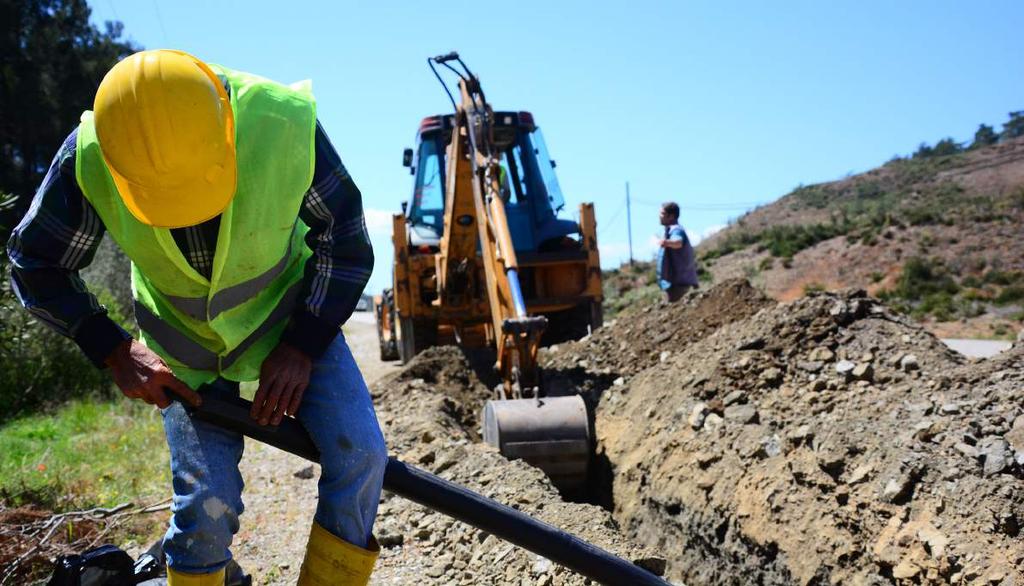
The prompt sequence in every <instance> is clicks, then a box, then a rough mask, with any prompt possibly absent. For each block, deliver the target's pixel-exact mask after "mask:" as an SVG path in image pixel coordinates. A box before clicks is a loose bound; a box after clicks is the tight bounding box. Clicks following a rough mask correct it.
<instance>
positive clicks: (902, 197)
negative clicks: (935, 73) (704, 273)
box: [702, 111, 1024, 266]
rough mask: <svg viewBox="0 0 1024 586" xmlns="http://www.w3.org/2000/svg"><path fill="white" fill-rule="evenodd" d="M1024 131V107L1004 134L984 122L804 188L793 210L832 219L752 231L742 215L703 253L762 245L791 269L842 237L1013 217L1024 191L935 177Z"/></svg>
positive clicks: (1023, 208)
mask: <svg viewBox="0 0 1024 586" xmlns="http://www.w3.org/2000/svg"><path fill="white" fill-rule="evenodd" d="M1021 136H1024V111H1020V112H1011V113H1010V115H1009V119H1008V120H1007V121H1006V122H1005V123H1004V124H1003V129H1002V131H1001V132H998V133H997V132H996V131H995V130H994V129H993V128H992V127H991V126H988V125H985V124H982V125H980V127H979V129H978V131H977V132H976V133H975V137H974V140H973V141H971V142H969V143H967V144H960V143H957V142H955V141H954V140H953V139H950V138H945V139H942V140H940V141H939V142H937V143H936V144H935V145H928V144H921V145H920V146H919V147H918V149H917V151H915V152H914V153H913V154H912V155H909V156H906V157H900V156H896V157H893V159H892V160H890V161H889V162H887V163H886V164H885V165H883V166H882V167H880V168H879V169H878V170H876V171H872V172H869V173H865V174H863V175H860V176H858V177H855V178H854V179H853V181H842V182H834V183H823V184H816V185H808V186H803V185H802V186H799V187H797V188H796V189H794V190H793V191H792V192H790V193H789V194H787V195H786V196H784V197H783V200H784V201H789V202H790V206H791V207H792V209H794V210H801V209H818V210H829V211H830V214H829V216H830V217H829V219H828V220H827V221H824V222H817V223H813V224H804V225H776V226H771V227H768V228H765V229H752V228H749V227H747V226H745V225H744V222H743V220H742V219H740V220H738V221H737V222H736V223H735V224H733V225H732V226H730V228H729V229H728V231H727V232H726V233H725V235H724V237H723V238H720V239H718V241H717V242H716V246H715V247H713V248H709V249H706V250H704V251H703V254H702V258H703V259H704V260H707V261H713V260H715V259H717V258H719V257H722V256H725V255H727V254H730V253H733V252H736V251H739V250H743V249H746V248H748V247H750V246H756V247H757V249H758V250H759V251H767V252H769V253H770V254H771V255H772V256H773V257H776V258H780V259H782V264H783V266H788V265H789V263H790V262H791V259H792V258H793V256H794V255H795V254H797V253H798V252H800V251H801V250H804V249H806V248H810V247H812V246H814V245H816V244H818V243H819V242H822V241H825V240H829V239H832V238H835V237H838V236H846V238H847V239H848V240H849V241H850V242H858V241H859V242H863V243H866V244H872V243H873V242H874V241H876V240H877V238H878V237H879V236H880V235H881V234H882V233H883V232H884V231H885V230H886V229H887V228H890V227H897V226H903V227H907V226H926V225H954V224H957V223H963V222H993V221H998V220H1005V219H1011V218H1013V217H1014V216H1015V215H1016V214H1019V213H1021V212H1024V190H1019V191H1018V192H1016V193H1013V194H1010V195H1008V196H1004V197H994V196H984V195H983V196H972V195H969V194H966V193H964V190H963V188H962V187H960V186H959V185H957V184H956V183H954V182H952V181H933V180H934V178H935V177H936V175H937V174H938V173H939V172H941V171H946V170H950V169H955V168H957V167H959V166H962V165H963V164H964V163H965V162H966V156H965V153H967V152H969V151H972V150H975V149H977V148H981V147H984V146H989V145H992V144H997V143H999V142H1001V141H1006V140H1010V139H1015V138H1018V137H1021Z"/></svg>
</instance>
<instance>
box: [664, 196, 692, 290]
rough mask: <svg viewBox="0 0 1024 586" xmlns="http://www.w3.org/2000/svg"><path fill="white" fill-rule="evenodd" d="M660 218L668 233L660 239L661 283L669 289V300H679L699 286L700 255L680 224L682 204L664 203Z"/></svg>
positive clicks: (665, 288)
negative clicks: (694, 249)
mask: <svg viewBox="0 0 1024 586" xmlns="http://www.w3.org/2000/svg"><path fill="white" fill-rule="evenodd" d="M659 219H660V220H661V225H662V226H664V227H665V236H664V237H663V238H662V239H661V240H660V241H659V242H658V245H659V248H658V261H657V262H658V266H657V271H658V285H659V286H660V287H661V288H662V290H663V291H665V299H666V300H667V301H668V302H669V303H675V302H676V301H679V300H680V299H681V298H682V297H683V294H685V293H686V292H687V291H689V290H690V288H692V287H696V286H697V257H696V255H695V254H694V252H693V246H691V245H690V239H689V238H687V237H686V231H685V230H683V227H682V226H680V225H679V204H677V203H675V202H674V201H670V202H668V203H664V204H662V205H661V214H660V216H659Z"/></svg>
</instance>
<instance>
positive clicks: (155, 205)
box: [108, 149, 238, 228]
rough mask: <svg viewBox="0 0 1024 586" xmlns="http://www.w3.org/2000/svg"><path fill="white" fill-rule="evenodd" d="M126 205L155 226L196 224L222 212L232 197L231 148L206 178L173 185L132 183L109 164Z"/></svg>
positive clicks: (234, 180)
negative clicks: (158, 185)
mask: <svg viewBox="0 0 1024 586" xmlns="http://www.w3.org/2000/svg"><path fill="white" fill-rule="evenodd" d="M108 169H110V175H111V177H113V179H114V185H116V186H117V191H118V193H119V194H120V195H121V200H122V201H123V202H124V205H125V207H127V208H128V211H130V212H131V213H132V215H133V216H135V218H136V219H137V220H138V221H140V222H142V223H143V224H146V225H148V226H154V227H156V228H184V227H186V226H195V225H197V224H202V223H203V222H205V221H207V220H209V219H211V218H213V217H214V216H217V215H218V214H220V213H222V212H223V211H224V209H225V208H227V207H228V204H230V203H231V200H232V199H233V198H234V196H235V190H236V187H237V181H238V178H237V176H236V172H237V169H238V166H237V164H236V160H235V152H234V150H233V149H232V150H229V151H227V152H226V153H225V159H224V162H223V164H220V165H215V166H213V167H211V168H210V169H209V171H208V172H207V174H206V176H205V177H198V178H194V179H192V180H191V181H188V182H186V183H183V184H179V185H174V186H166V187H164V186H160V187H154V186H142V185H138V184H133V183H131V182H130V181H128V179H126V178H125V177H124V176H122V175H121V174H119V173H118V172H117V170H116V169H114V168H113V167H112V166H109V165H108Z"/></svg>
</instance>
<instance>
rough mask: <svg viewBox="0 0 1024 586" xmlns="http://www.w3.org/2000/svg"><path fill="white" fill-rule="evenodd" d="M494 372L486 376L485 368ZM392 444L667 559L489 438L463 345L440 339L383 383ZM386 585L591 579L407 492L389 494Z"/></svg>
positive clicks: (646, 555)
mask: <svg viewBox="0 0 1024 586" xmlns="http://www.w3.org/2000/svg"><path fill="white" fill-rule="evenodd" d="M484 378H485V379H486V378H487V377H486V376H485V377H484ZM372 392H373V394H374V401H375V404H376V405H377V409H378V411H377V414H378V417H379V419H380V421H381V424H382V425H383V426H384V430H385V436H386V437H387V438H388V443H389V445H390V448H391V452H392V453H393V454H395V455H397V456H399V457H400V458H401V459H402V460H404V461H406V462H409V463H411V464H414V465H417V466H420V467H423V468H426V469H427V470H429V471H431V472H433V473H435V474H438V475H440V476H441V477H443V478H445V479H448V480H451V481H454V482H457V483H459V484H462V485H465V486H467V487H469V488H470V489H472V490H475V491H477V492H480V493H481V494H483V495H485V496H488V497H490V498H494V499H496V500H498V501H500V502H503V503H506V504H508V505H510V506H513V507H515V508H517V509H519V510H522V511H524V512H526V513H528V514H530V515H533V516H535V517H537V518H539V519H541V520H543V521H545V522H548V523H551V524H553V525H555V526H557V527H560V528H563V529H565V530H567V531H569V532H571V533H574V534H576V535H578V536H580V537H582V538H584V539H586V540H588V541H590V542H591V543H594V544H596V545H598V546H600V547H603V548H605V549H607V550H609V551H612V552H614V553H616V554H618V555H620V556H622V557H624V558H626V559H629V560H631V561H634V562H636V563H639V564H641V565H642V566H644V567H647V568H648V569H651V570H653V571H656V572H660V571H663V570H664V565H665V562H664V560H663V559H660V558H659V557H658V556H657V555H656V554H655V552H654V550H653V549H652V548H647V547H643V546H638V545H636V544H634V543H632V542H631V540H629V539H627V538H625V537H624V536H623V535H622V533H621V532H620V531H619V529H618V525H617V523H616V522H615V521H614V520H613V519H612V516H611V514H610V513H609V512H608V511H606V510H604V509H602V508H600V507H598V506H594V505H588V504H579V503H570V502H565V501H563V500H562V498H561V497H560V496H559V494H558V491H557V490H555V488H554V487H553V486H552V485H551V483H550V482H549V481H548V480H547V478H546V477H545V476H544V474H543V473H541V472H540V471H539V470H537V469H535V468H532V467H530V466H528V465H526V464H524V463H522V462H519V461H516V462H509V461H508V460H505V459H504V458H503V457H502V456H501V455H500V454H499V453H498V452H497V451H496V450H495V449H492V448H490V447H489V446H486V445H484V444H481V443H480V442H479V427H478V421H477V419H478V414H479V413H480V411H481V409H482V407H483V404H484V401H486V400H487V399H488V398H489V397H490V396H491V394H492V393H491V391H490V390H489V388H488V387H487V386H485V385H484V384H482V383H480V382H479V379H478V378H477V377H476V375H475V374H474V370H473V368H472V367H471V365H470V363H469V362H468V361H467V360H466V358H465V357H464V356H463V355H462V353H461V352H459V351H458V350H457V349H455V348H453V347H446V348H432V349H430V350H428V351H427V352H425V353H423V354H421V355H419V356H417V357H416V358H415V359H414V360H413V361H412V362H411V363H410V364H409V365H408V366H407V367H406V368H405V369H404V370H402V371H400V372H398V373H396V374H394V375H391V376H389V377H386V378H384V379H382V380H381V381H379V382H378V383H377V384H375V385H374V386H373V391H372ZM376 531H377V536H378V540H379V541H380V543H381V545H382V547H383V552H382V555H381V561H380V562H379V564H378V569H377V572H376V575H375V577H374V583H380V584H411V583H414V582H416V583H421V584H467V585H469V584H508V585H513V584H514V585H519V584H524V585H525V584H531V585H533V584H543V585H557V584H588V583H590V582H589V581H588V580H586V579H584V578H583V577H582V576H579V575H577V574H574V573H572V572H570V571H568V570H566V569H564V568H562V567H560V566H557V565H554V564H552V563H551V562H550V561H548V560H546V559H543V558H540V557H539V556H536V555H534V554H531V553H529V552H526V551H524V550H522V549H519V548H517V547H514V546H512V545H511V544H508V543H505V542H502V541H501V540H499V539H497V538H496V537H494V536H491V535H487V534H485V533H483V532H481V531H478V530H476V529H474V528H472V527H469V526H467V525H465V524H463V523H460V522H456V521H453V520H451V519H449V518H447V517H445V516H444V515H441V514H439V513H434V512H432V511H430V510H427V509H425V508H423V507H420V506H418V505H413V504H410V503H409V502H408V501H405V500H404V499H402V498H400V497H395V496H388V497H386V498H385V499H384V501H383V502H382V503H381V507H380V513H379V516H378V520H377V528H376Z"/></svg>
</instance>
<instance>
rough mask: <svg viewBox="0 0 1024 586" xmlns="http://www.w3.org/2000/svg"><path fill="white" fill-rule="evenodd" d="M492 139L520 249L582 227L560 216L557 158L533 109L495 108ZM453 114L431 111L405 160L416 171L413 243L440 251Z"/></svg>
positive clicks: (558, 240) (554, 243) (539, 247)
mask: <svg viewBox="0 0 1024 586" xmlns="http://www.w3.org/2000/svg"><path fill="white" fill-rule="evenodd" d="M494 118H495V124H494V142H495V144H496V146H497V147H498V150H499V151H500V152H501V176H500V184H501V194H502V198H503V199H504V200H505V210H506V215H507V217H508V224H509V230H510V231H511V233H512V242H513V246H514V247H515V249H516V251H517V252H539V251H544V250H549V249H553V248H558V247H560V246H562V243H563V240H564V239H565V238H566V237H568V236H570V235H572V234H578V233H579V231H580V228H579V224H577V223H576V222H574V221H572V220H567V219H564V218H559V217H558V215H559V212H561V211H562V210H563V208H565V199H564V198H563V197H562V192H561V190H560V189H559V187H558V178H557V177H556V176H555V162H554V161H553V160H552V159H551V156H550V155H549V154H548V150H547V146H546V145H545V144H544V137H543V135H542V134H541V131H540V128H538V127H537V126H536V125H535V124H534V121H533V115H532V114H530V113H529V112H495V113H494ZM453 124H454V116H453V115H451V114H449V115H438V116H429V117H427V118H424V119H423V121H422V122H420V128H419V132H417V135H416V139H417V140H416V151H415V153H413V151H412V149H406V151H405V156H404V160H403V163H404V164H405V166H407V167H409V168H410V172H411V173H412V174H413V175H414V176H415V178H416V179H415V183H414V186H413V194H412V199H411V200H410V202H409V206H408V210H407V217H408V222H409V245H410V247H412V248H414V249H419V250H426V247H429V248H430V249H431V251H436V249H437V247H439V245H440V241H441V234H442V233H443V232H444V205H445V196H444V194H445V177H446V174H445V165H446V161H445V150H446V147H447V145H448V144H449V142H450V141H451V133H452V126H453Z"/></svg>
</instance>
